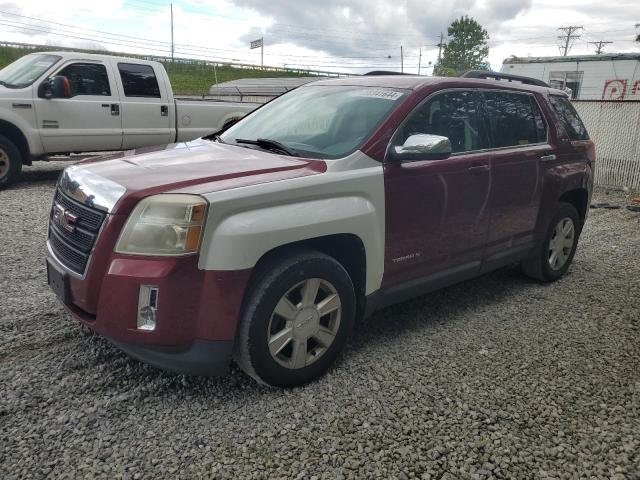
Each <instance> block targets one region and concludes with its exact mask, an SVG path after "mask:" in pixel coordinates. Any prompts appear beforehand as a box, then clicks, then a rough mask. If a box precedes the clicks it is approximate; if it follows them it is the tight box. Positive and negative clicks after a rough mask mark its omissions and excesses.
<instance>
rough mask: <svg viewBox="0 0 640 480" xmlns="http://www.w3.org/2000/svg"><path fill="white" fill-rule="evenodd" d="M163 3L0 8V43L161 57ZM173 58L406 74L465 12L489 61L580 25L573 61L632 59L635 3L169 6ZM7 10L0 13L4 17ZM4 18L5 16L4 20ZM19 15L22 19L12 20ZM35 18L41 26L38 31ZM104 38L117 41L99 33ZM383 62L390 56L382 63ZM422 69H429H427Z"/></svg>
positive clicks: (638, 6) (542, 48)
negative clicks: (602, 47)
mask: <svg viewBox="0 0 640 480" xmlns="http://www.w3.org/2000/svg"><path fill="white" fill-rule="evenodd" d="M168 1H169V0H144V1H143V0H109V1H103V2H96V3H91V4H89V3H88V2H87V1H86V0H65V2H64V8H58V7H57V6H56V7H53V6H52V4H51V3H50V2H45V1H43V0H15V1H13V2H0V22H1V24H0V26H1V27H2V28H3V31H4V34H3V35H2V36H1V37H0V40H5V41H7V40H8V41H15V42H24V43H36V44H49V45H60V46H66V47H83V48H101V47H102V48H105V49H109V50H113V51H124V52H131V53H148V54H155V55H168V54H169V52H170V43H169V42H170V15H169V4H168V3H167V2H168ZM173 3H174V25H175V42H176V55H177V56H181V57H201V58H207V59H210V60H214V59H215V60H221V61H241V62H247V63H259V62H260V52H259V50H249V48H248V42H249V40H251V39H254V38H257V37H260V36H264V38H265V63H266V64H274V65H279V66H282V65H284V64H287V65H288V66H297V67H300V68H314V69H325V70H334V71H354V72H362V71H366V70H367V69H369V68H381V67H382V68H384V67H387V68H398V67H399V65H400V45H403V46H404V65H405V67H406V70H407V71H417V65H418V52H419V49H420V48H421V49H422V62H421V63H422V65H423V66H427V65H428V63H429V62H434V61H435V59H436V57H437V47H436V46H435V44H436V43H437V40H438V35H439V33H440V32H441V31H443V32H445V33H446V27H447V25H448V24H449V23H450V22H451V21H452V20H453V19H454V18H457V17H459V16H461V15H464V14H468V15H471V16H473V17H474V18H476V19H477V20H478V21H480V22H481V23H482V24H483V26H484V27H485V28H486V29H487V30H488V31H489V34H490V36H491V40H490V43H489V45H490V47H491V49H490V56H489V59H490V62H491V64H492V66H493V67H494V68H499V67H500V65H501V63H502V60H503V59H504V58H506V57H508V56H510V55H518V56H528V55H530V56H542V55H557V54H558V48H557V46H556V43H557V41H556V36H557V35H558V32H557V30H556V29H557V27H558V26H561V25H566V24H573V25H584V26H585V30H584V31H583V32H582V34H583V36H582V38H580V39H579V40H578V41H576V42H575V43H574V45H573V47H572V53H592V52H593V46H590V45H588V43H587V42H589V41H595V40H613V41H614V42H615V43H614V44H613V45H609V46H608V51H630V50H633V49H636V50H637V48H638V45H637V44H635V43H634V42H633V39H634V37H635V29H634V22H635V21H637V20H638V19H640V2H637V0H620V1H619V2H618V3H617V4H616V6H615V7H612V6H609V5H604V4H602V3H601V2H599V1H596V0H565V1H563V2H562V3H561V4H558V2H556V1H555V0H433V1H431V2H428V3H427V2H425V1H424V0H400V1H399V0H350V1H349V2H345V1H344V0H324V1H323V2H322V3H319V2H317V1H316V0H296V1H295V2H293V1H291V0H270V1H268V2H267V1H264V0H174V1H173ZM2 12H5V13H2ZM11 13H12V14H13V15H11ZM16 15H21V16H16ZM34 19H42V20H46V21H48V22H56V23H44V22H41V21H37V20H34ZM96 30H99V31H101V32H110V33H114V34H116V35H107V34H106V33H98V32H96ZM389 57H391V58H389ZM427 71H428V70H427Z"/></svg>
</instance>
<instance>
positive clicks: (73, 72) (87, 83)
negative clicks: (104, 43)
mask: <svg viewBox="0 0 640 480" xmlns="http://www.w3.org/2000/svg"><path fill="white" fill-rule="evenodd" d="M56 75H61V76H64V77H67V78H68V79H69V84H70V86H71V96H72V97H75V96H76V95H92V96H103V97H110V96H111V88H110V87H109V76H108V75H107V69H106V68H105V66H104V65H101V64H97V63H72V64H71V65H67V66H66V67H64V68H63V69H62V70H60V71H59V72H58V73H56Z"/></svg>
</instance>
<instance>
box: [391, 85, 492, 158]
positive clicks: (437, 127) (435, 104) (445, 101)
mask: <svg viewBox="0 0 640 480" xmlns="http://www.w3.org/2000/svg"><path fill="white" fill-rule="evenodd" d="M479 105H480V98H479V96H478V94H477V93H475V92H470V91H465V90H460V91H451V92H446V93H441V94H439V95H436V96H435V97H433V98H432V99H430V100H429V101H428V102H427V103H425V104H423V105H420V106H419V107H418V108H416V109H415V110H414V111H413V112H412V113H411V114H410V116H409V118H408V119H407V121H406V122H405V124H404V125H403V126H402V127H401V128H400V129H399V130H398V136H397V137H396V139H395V140H394V143H395V144H397V145H402V144H403V143H404V142H405V141H406V139H407V138H409V137H410V136H411V135H415V134H420V133H430V134H433V135H441V136H443V137H447V138H449V140H450V141H451V151H452V152H453V153H459V152H471V151H474V150H482V149H484V148H487V142H486V139H487V137H486V132H485V128H484V122H483V121H482V120H481V116H480V109H479V108H478V107H479Z"/></svg>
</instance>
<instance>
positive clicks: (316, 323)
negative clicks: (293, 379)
mask: <svg viewBox="0 0 640 480" xmlns="http://www.w3.org/2000/svg"><path fill="white" fill-rule="evenodd" d="M341 313H342V304H341V301H340V296H339V295H338V292H337V290H336V288H335V287H334V286H333V285H332V284H331V283H330V282H328V281H326V280H323V279H320V278H309V279H306V280H304V281H302V282H300V283H298V284H296V285H295V286H293V287H292V288H291V289H289V290H288V291H287V293H285V294H284V295H283V296H282V298H280V300H279V301H278V303H277V304H276V307H275V309H274V311H273V313H272V315H271V319H270V321H269V328H268V344H269V352H270V353H271V356H272V357H273V359H274V360H275V361H276V362H277V363H278V364H280V365H281V366H283V367H285V368H289V369H300V368H304V367H307V366H309V365H311V364H312V363H314V362H315V361H316V360H318V359H319V358H320V357H321V356H322V355H323V354H324V353H325V352H326V351H327V350H328V349H329V348H330V347H331V345H332V344H333V342H334V340H335V338H336V335H337V334H338V329H339V327H340V317H341Z"/></svg>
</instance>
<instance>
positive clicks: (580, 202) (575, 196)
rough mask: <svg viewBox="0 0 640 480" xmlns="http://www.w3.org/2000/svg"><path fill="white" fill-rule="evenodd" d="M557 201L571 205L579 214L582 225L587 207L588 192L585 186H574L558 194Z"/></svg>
mask: <svg viewBox="0 0 640 480" xmlns="http://www.w3.org/2000/svg"><path fill="white" fill-rule="evenodd" d="M558 201H559V202H562V203H568V204H570V205H573V206H574V207H575V209H576V210H577V211H578V214H579V215H580V222H581V223H582V224H583V225H584V221H585V219H586V217H587V210H588V208H589V205H588V203H589V192H588V191H587V189H586V188H575V189H573V190H568V191H566V192H564V193H563V194H562V195H560V198H559V199H558Z"/></svg>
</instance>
